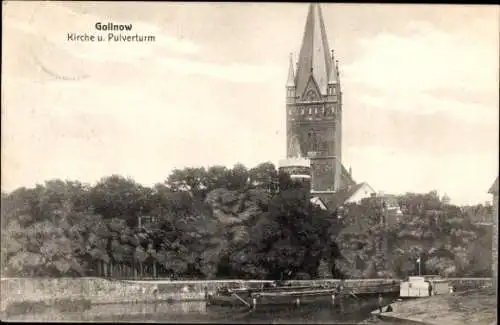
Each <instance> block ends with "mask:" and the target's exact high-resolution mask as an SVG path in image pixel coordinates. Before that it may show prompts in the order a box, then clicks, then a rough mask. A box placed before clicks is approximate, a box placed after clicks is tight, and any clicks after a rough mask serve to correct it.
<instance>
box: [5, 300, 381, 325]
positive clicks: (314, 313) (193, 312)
mask: <svg viewBox="0 0 500 325" xmlns="http://www.w3.org/2000/svg"><path fill="white" fill-rule="evenodd" d="M372 309H374V308H372V306H369V305H366V306H362V305H359V304H356V303H351V304H350V305H349V306H347V308H346V310H344V313H341V312H340V310H338V309H335V308H328V307H318V306H314V305H312V306H311V305H309V306H307V305H306V306H301V307H294V306H279V307H278V306H275V307H272V308H270V309H262V310H256V311H254V312H249V311H248V310H246V309H243V308H240V309H238V308H228V307H214V306H211V307H208V308H207V307H206V306H205V303H204V302H185V303H167V302H164V303H128V304H103V305H92V306H90V308H89V309H87V310H85V311H80V312H61V311H59V310H57V308H50V309H48V310H46V311H44V312H43V313H38V314H36V315H34V314H32V315H28V314H26V315H22V316H16V317H9V320H16V321H103V322H107V321H112V322H131V321H135V322H169V323H200V322H201V323H239V324H257V323H267V324H269V323H272V324H284V323H287V324H299V323H300V324H317V323H321V324H338V323H346V322H348V323H361V322H363V323H366V324H389V323H386V322H382V321H380V320H373V319H371V318H372V317H371V316H370V311H371V310H372ZM370 319H371V320H370ZM373 321H375V322H373Z"/></svg>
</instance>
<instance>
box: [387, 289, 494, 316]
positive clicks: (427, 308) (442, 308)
mask: <svg viewBox="0 0 500 325" xmlns="http://www.w3.org/2000/svg"><path fill="white" fill-rule="evenodd" d="M391 306H392V308H393V311H392V312H388V313H386V312H384V313H382V315H380V317H381V318H385V319H401V320H409V321H412V322H415V323H421V324H430V325H441V324H446V325H471V324H474V325H494V324H496V323H497V322H496V320H497V297H496V294H495V289H493V288H481V289H472V290H468V291H463V292H457V293H453V294H450V295H438V296H433V297H429V298H419V299H415V300H406V301H400V302H396V303H394V304H392V305H391Z"/></svg>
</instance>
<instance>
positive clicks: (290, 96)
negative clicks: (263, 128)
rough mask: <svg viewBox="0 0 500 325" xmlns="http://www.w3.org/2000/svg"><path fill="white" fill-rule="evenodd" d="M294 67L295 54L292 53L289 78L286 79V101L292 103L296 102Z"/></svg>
mask: <svg viewBox="0 0 500 325" xmlns="http://www.w3.org/2000/svg"><path fill="white" fill-rule="evenodd" d="M294 70H295V69H294V68H293V54H292V53H290V64H289V67H288V78H287V80H286V102H287V104H292V103H294V102H295V72H294Z"/></svg>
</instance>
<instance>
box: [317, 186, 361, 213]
mask: <svg viewBox="0 0 500 325" xmlns="http://www.w3.org/2000/svg"><path fill="white" fill-rule="evenodd" d="M363 185H365V183H359V184H355V185H353V186H349V187H346V188H343V189H340V190H338V191H336V192H335V193H314V192H313V193H312V196H314V197H319V198H320V199H321V202H323V204H324V205H326V206H327V207H328V210H330V211H334V210H335V209H337V208H338V207H339V206H341V205H342V204H344V203H345V202H346V201H347V200H348V199H349V198H350V197H352V196H353V195H354V194H355V193H356V192H357V191H359V189H361V188H362V187H363Z"/></svg>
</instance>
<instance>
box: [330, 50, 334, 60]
mask: <svg viewBox="0 0 500 325" xmlns="http://www.w3.org/2000/svg"><path fill="white" fill-rule="evenodd" d="M331 52H332V60H333V58H334V55H333V54H334V51H333V49H332V50H331Z"/></svg>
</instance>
